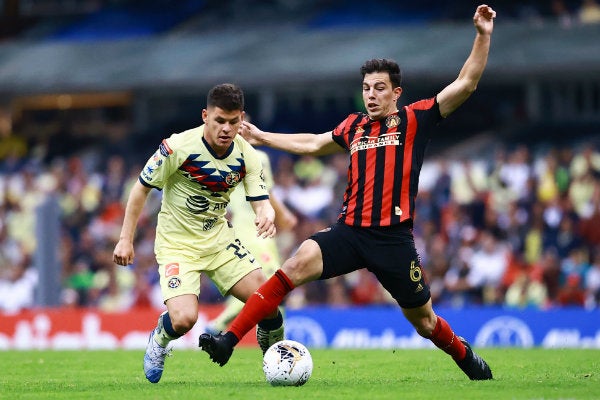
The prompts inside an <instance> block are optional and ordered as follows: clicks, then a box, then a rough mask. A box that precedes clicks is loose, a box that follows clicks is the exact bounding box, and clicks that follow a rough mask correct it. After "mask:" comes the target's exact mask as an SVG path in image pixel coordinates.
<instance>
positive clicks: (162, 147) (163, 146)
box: [158, 140, 173, 157]
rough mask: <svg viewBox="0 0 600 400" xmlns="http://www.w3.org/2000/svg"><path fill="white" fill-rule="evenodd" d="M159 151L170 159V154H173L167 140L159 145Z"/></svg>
mask: <svg viewBox="0 0 600 400" xmlns="http://www.w3.org/2000/svg"><path fill="white" fill-rule="evenodd" d="M158 151H160V154H162V155H163V156H165V157H169V154H173V150H171V148H170V147H169V145H168V144H167V141H166V140H163V141H162V142H161V143H160V144H159V145H158Z"/></svg>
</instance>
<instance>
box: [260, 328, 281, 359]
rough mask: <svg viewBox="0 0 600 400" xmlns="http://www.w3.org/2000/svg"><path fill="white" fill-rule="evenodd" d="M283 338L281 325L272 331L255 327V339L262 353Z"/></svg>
mask: <svg viewBox="0 0 600 400" xmlns="http://www.w3.org/2000/svg"><path fill="white" fill-rule="evenodd" d="M281 340H283V325H281V326H280V327H279V328H277V329H274V330H272V331H268V330H266V329H263V328H261V327H260V326H257V327H256V341H257V342H258V345H259V346H260V349H261V350H262V352H263V355H264V354H265V353H266V352H267V350H269V347H271V346H272V345H274V344H275V343H277V342H279V341H281Z"/></svg>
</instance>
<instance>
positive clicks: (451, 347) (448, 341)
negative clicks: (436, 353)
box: [429, 315, 467, 361]
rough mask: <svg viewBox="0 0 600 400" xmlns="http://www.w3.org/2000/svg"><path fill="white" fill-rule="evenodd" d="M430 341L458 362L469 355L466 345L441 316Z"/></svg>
mask: <svg viewBox="0 0 600 400" xmlns="http://www.w3.org/2000/svg"><path fill="white" fill-rule="evenodd" d="M429 340H431V341H432V342H433V344H435V345H436V346H437V347H439V348H440V349H442V350H443V351H444V352H446V353H448V354H450V356H452V358H453V359H454V360H456V361H460V360H462V359H463V358H465V356H466V355H467V349H466V348H465V345H464V344H462V342H461V341H460V340H459V339H458V337H457V336H456V335H455V334H454V331H452V328H450V325H448V323H447V322H446V321H445V320H444V319H443V318H442V317H440V316H439V315H438V317H437V322H436V324H435V328H433V332H431V336H430V337H429Z"/></svg>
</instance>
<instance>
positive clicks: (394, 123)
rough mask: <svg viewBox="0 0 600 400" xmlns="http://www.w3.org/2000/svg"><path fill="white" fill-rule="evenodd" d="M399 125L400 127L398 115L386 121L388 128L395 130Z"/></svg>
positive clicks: (391, 116)
mask: <svg viewBox="0 0 600 400" xmlns="http://www.w3.org/2000/svg"><path fill="white" fill-rule="evenodd" d="M398 125H400V117H399V116H397V115H390V116H389V117H387V118H386V120H385V126H387V127H388V128H394V127H396V126H398Z"/></svg>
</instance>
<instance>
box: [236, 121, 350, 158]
mask: <svg viewBox="0 0 600 400" xmlns="http://www.w3.org/2000/svg"><path fill="white" fill-rule="evenodd" d="M240 133H241V134H242V136H243V137H244V138H245V139H246V140H247V141H248V142H250V144H252V145H256V146H268V147H272V148H274V149H279V150H283V151H286V152H288V153H293V154H310V155H313V156H322V155H327V154H332V153H338V152H342V151H344V149H343V148H342V147H340V146H339V145H338V144H337V143H336V142H334V140H333V137H332V134H331V131H329V132H325V133H321V134H314V133H292V134H285V133H273V132H264V131H262V130H260V129H258V127H256V125H254V124H251V123H250V122H246V121H244V122H243V124H242V130H241V132H240Z"/></svg>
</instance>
